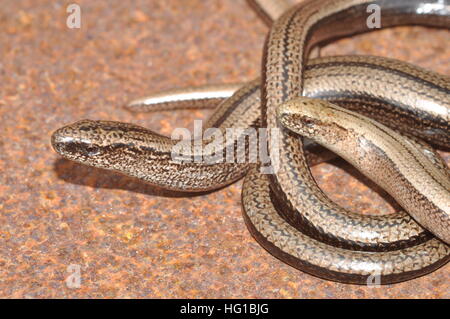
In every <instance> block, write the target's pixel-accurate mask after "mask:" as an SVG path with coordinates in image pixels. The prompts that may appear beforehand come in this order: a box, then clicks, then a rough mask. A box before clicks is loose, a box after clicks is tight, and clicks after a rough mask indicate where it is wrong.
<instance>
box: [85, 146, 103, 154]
mask: <svg viewBox="0 0 450 319" xmlns="http://www.w3.org/2000/svg"><path fill="white" fill-rule="evenodd" d="M84 151H85V153H86V155H88V156H95V155H98V154H99V153H100V149H99V148H98V147H96V146H87V147H86V148H85V149H84Z"/></svg>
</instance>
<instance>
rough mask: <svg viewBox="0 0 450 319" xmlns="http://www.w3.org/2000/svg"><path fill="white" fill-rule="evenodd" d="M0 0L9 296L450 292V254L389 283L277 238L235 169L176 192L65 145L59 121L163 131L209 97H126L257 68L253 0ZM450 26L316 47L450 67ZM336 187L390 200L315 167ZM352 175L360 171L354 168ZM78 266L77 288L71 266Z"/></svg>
mask: <svg viewBox="0 0 450 319" xmlns="http://www.w3.org/2000/svg"><path fill="white" fill-rule="evenodd" d="M68 3H69V2H67V1H50V0H46V1H44V0H41V1H35V0H3V1H2V2H1V5H0V83H1V85H0V129H1V137H0V171H1V175H0V297H3V298H8V297H19V298H23V297H25V298H42V297H44V298H49V297H76V298H87V297H126V298H129V297H145V298H160V297H165V298H173V297H199V298H204V297H210V298H217V297H258V298H259V297H269V298H290V297H293V298H335V297H337V298H341V297H351V298H363V297H369V298H378V297H383V298H397V297H402V298H405V297H406V298H407V297H413V298H417V297H426V298H448V297H450V293H449V291H450V289H449V269H450V268H448V266H447V267H444V268H441V269H440V270H438V271H436V272H434V273H433V274H430V275H428V276H426V277H422V278H419V279H416V280H413V281H409V282H405V283H401V284H396V285H392V286H387V287H382V288H372V289H369V288H367V287H361V286H354V285H345V284H339V283H334V282H330V281H325V280H321V279H318V278H315V277H312V276H310V275H307V274H304V273H302V272H300V271H298V270H296V269H294V268H291V267H289V266H287V265H285V264H284V263H282V262H280V261H279V260H277V259H276V258H274V257H272V256H271V255H270V254H268V253H267V252H266V251H265V250H264V249H263V248H261V247H260V246H259V245H258V243H257V242H256V241H255V240H254V239H253V238H252V237H251V236H250V234H249V232H248V231H247V229H246V227H245V225H244V222H243V219H242V217H241V207H240V192H241V182H238V183H236V184H234V185H231V186H230V187H227V188H225V189H223V190H221V191H219V192H215V193H212V194H208V195H203V196H196V197H181V196H180V195H173V194H170V193H164V192H160V191H158V190H156V189H154V188H152V187H150V186H147V185H144V184H142V183H140V182H138V181H136V180H133V179H130V178H126V177H123V176H120V175H117V174H113V173H110V172H106V171H102V170H97V169H93V168H88V167H84V166H81V165H77V164H74V163H71V162H68V161H65V160H62V159H61V158H59V157H58V156H57V154H55V153H54V152H53V150H52V149H51V146H50V144H49V140H50V134H51V133H52V131H53V130H55V129H56V128H58V127H60V126H61V125H63V124H67V123H70V122H73V121H76V120H79V119H83V118H89V119H111V120H119V121H127V122H133V123H138V124H141V125H144V126H147V127H150V128H153V129H155V130H157V131H159V132H161V133H163V134H170V133H171V130H172V129H173V128H175V127H188V128H192V125H191V123H192V120H193V119H204V118H206V117H207V116H208V112H207V111H188V112H187V111H186V112H174V113H168V112H166V113H157V114H140V115H134V114H130V113H128V112H127V111H125V110H123V109H122V108H121V106H122V105H123V104H124V103H125V102H127V101H128V100H130V99H133V98H137V97H141V96H144V95H146V94H147V93H150V92H155V91H158V90H161V89H167V88H172V87H180V86H188V85H198V84H205V83H220V82H234V81H243V80H250V79H253V78H255V77H256V76H258V74H259V70H260V60H261V50H262V45H263V40H264V36H265V34H266V32H267V28H266V27H265V25H264V24H263V23H262V22H261V21H260V20H259V19H258V18H257V17H256V16H255V14H254V13H253V12H252V11H251V10H250V9H249V8H248V7H247V5H246V3H245V2H244V1H243V0H214V1H213V0H208V1H204V0H170V1H167V0H164V1H163V0H138V1H123V0H109V1H99V0H98V1H90V0H78V1H77V3H79V4H80V5H81V8H82V28H81V30H70V29H68V28H67V27H66V25H65V21H66V17H67V13H66V11H65V9H66V6H67V4H68ZM449 43H450V33H449V32H448V31H445V30H431V29H426V28H421V27H401V28H395V29H390V30H384V31H379V32H375V33H372V34H368V35H364V36H358V37H355V38H352V39H346V40H341V41H339V42H338V43H336V44H333V45H331V46H329V47H327V48H325V49H324V50H322V55H335V54H356V53H359V54H378V55H383V56H390V57H396V58H399V59H402V60H405V61H409V62H413V63H416V64H419V65H421V66H423V67H426V68H430V69H433V70H436V71H439V72H442V73H446V74H450V63H449V57H450V50H449V47H448V44H449ZM314 174H315V176H316V177H317V179H318V181H319V182H320V184H321V185H322V186H323V187H324V189H325V190H326V191H327V193H328V194H330V195H331V196H332V197H333V198H334V199H335V200H337V201H338V202H339V203H341V204H343V205H345V206H347V207H350V208H352V209H359V210H363V211H365V212H367V213H380V212H384V211H392V210H393V208H392V207H391V206H390V205H389V204H388V203H387V202H386V201H384V200H383V198H384V197H385V195H384V194H383V193H382V192H374V191H371V190H370V189H369V188H367V186H365V185H369V186H370V188H374V186H373V185H372V184H370V183H369V182H368V181H367V180H365V179H364V178H362V177H361V176H360V175H358V174H357V173H355V172H354V171H353V170H351V169H349V167H348V165H346V164H343V163H342V162H335V163H334V164H333V165H329V164H327V165H321V166H320V167H316V168H314ZM355 177H356V178H355ZM70 264H78V265H80V266H81V268H82V283H81V288H80V289H69V288H67V287H66V283H65V279H66V277H67V276H68V272H67V267H68V266H69V265H70Z"/></svg>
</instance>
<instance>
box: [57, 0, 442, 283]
mask: <svg viewBox="0 0 450 319" xmlns="http://www.w3.org/2000/svg"><path fill="white" fill-rule="evenodd" d="M248 2H250V3H251V4H252V5H253V6H254V7H256V8H257V11H258V12H259V13H261V14H262V15H263V17H264V19H265V21H266V22H267V24H268V25H269V26H271V31H270V36H269V37H268V38H267V40H266V45H265V52H264V54H263V56H264V58H263V65H264V67H263V72H264V73H263V75H262V79H263V80H260V79H257V80H255V81H252V82H250V83H246V84H231V85H229V84H228V85H216V86H211V85H209V86H207V87H206V86H204V87H199V88H187V89H185V90H182V89H177V90H172V91H167V92H162V93H158V94H155V95H153V96H149V97H147V98H144V99H138V100H135V101H133V102H131V103H129V104H128V106H127V107H128V108H130V109H132V110H133V111H137V112H139V111H156V110H161V109H169V110H174V109H177V108H178V109H180V108H192V107H212V106H215V105H217V103H219V102H220V104H219V106H218V107H217V108H216V110H215V111H214V112H213V114H212V115H211V117H210V119H209V120H208V123H207V125H205V129H207V128H210V127H219V128H223V129H225V128H245V127H260V126H267V128H269V129H271V128H276V127H278V126H279V120H280V118H279V117H277V111H276V110H277V106H279V105H281V104H283V103H285V102H287V101H288V100H292V99H295V98H296V97H298V96H307V97H310V98H316V99H317V98H322V99H325V100H327V101H329V102H332V103H334V104H336V105H338V107H344V108H345V109H346V110H348V111H345V110H344V111H342V112H341V113H342V114H341V115H342V118H340V119H338V120H337V121H336V122H335V123H336V125H334V126H333V125H330V126H329V127H327V130H330V131H332V130H334V132H336V130H337V129H338V128H339V127H341V128H343V129H347V128H346V127H347V126H345V125H344V124H346V125H349V127H350V128H351V130H352V134H353V135H354V136H355V138H357V139H358V137H359V138H360V139H361V136H363V137H364V139H365V140H364V141H366V143H365V144H364V143H359V144H361V145H360V147H363V148H364V152H361V149H358V148H357V147H353V146H351V145H350V144H349V145H347V148H348V149H346V150H345V151H346V152H349V153H350V154H363V153H364V156H359V158H360V159H361V161H362V162H363V163H365V164H366V166H367V167H366V169H368V175H370V177H371V178H374V179H375V180H377V179H379V182H380V183H381V184H383V183H384V184H383V185H384V186H385V187H386V188H387V189H386V190H387V191H389V192H390V193H391V194H393V195H394V197H395V195H398V196H397V197H396V199H397V200H398V201H399V203H400V204H401V205H402V206H403V207H404V208H406V210H407V212H408V213H409V214H408V213H407V212H398V213H396V214H393V215H388V216H377V217H374V216H362V215H358V214H354V213H352V212H349V211H346V210H344V209H342V208H340V207H339V206H337V205H336V204H335V203H333V202H332V201H331V200H330V199H329V198H327V197H326V196H325V195H324V194H323V192H322V191H321V190H320V189H319V188H318V186H317V184H316V183H315V181H314V179H313V178H312V176H311V174H310V172H309V167H308V165H307V163H306V162H305V156H304V155H305V153H304V152H306V154H308V153H307V150H308V149H309V147H312V146H314V145H313V144H308V146H307V147H305V149H306V151H304V147H303V144H302V142H301V141H300V139H299V138H298V136H296V135H295V134H293V133H292V134H291V133H290V132H289V131H288V130H284V132H285V133H282V136H281V138H280V139H277V138H275V137H274V136H273V137H271V138H270V139H269V143H268V144H270V145H275V144H277V143H279V145H280V146H281V151H280V154H279V158H275V157H276V155H274V154H273V153H271V154H270V156H271V158H270V159H271V160H272V162H275V161H278V162H279V163H280V164H281V166H280V170H279V171H278V172H276V173H275V174H273V175H269V176H264V175H262V174H260V173H258V171H257V167H255V166H254V165H247V164H236V165H232V164H226V163H219V164H217V165H206V166H205V165H195V163H193V164H192V163H190V164H186V165H183V164H174V163H173V162H172V161H170V157H169V156H168V154H170V152H171V147H172V146H173V143H172V141H171V140H170V138H168V137H165V136H161V135H159V134H156V133H153V132H151V131H150V130H147V129H144V128H139V127H137V126H133V125H131V124H126V123H119V122H106V121H104V122H101V123H100V122H99V123H94V122H93V121H85V122H83V121H81V122H80V123H79V125H78V126H76V125H74V128H75V129H74V131H73V132H72V133H73V134H76V135H78V136H86V134H87V133H89V130H90V129H86V130H85V131H84V132H82V129H81V127H82V126H83V125H85V126H86V127H87V128H89V127H90V126H91V125H95V127H96V129H99V130H101V131H103V132H105V134H111V135H112V136H113V135H114V134H113V133H114V131H120V130H123V131H124V132H125V131H127V132H132V133H133V134H134V135H136V140H138V141H139V143H140V145H141V146H142V147H139V149H137V148H136V152H128V153H127V156H120V154H116V152H115V150H114V149H113V148H111V150H110V153H108V150H106V151H105V152H106V154H104V155H105V156H102V159H101V160H98V161H97V162H96V150H95V148H93V149H91V155H92V156H91V157H90V158H89V162H88V160H87V159H84V158H81V159H76V160H77V161H80V162H83V161H86V163H85V164H88V165H91V166H97V167H102V168H107V169H113V170H115V171H118V172H121V173H124V174H127V175H131V176H134V177H137V178H140V179H142V180H144V181H146V182H149V183H152V184H155V185H157V186H160V187H163V188H167V189H171V190H180V191H191V192H199V191H209V190H213V189H219V188H222V187H223V186H225V185H228V184H230V183H232V182H234V181H236V180H238V179H240V178H242V177H244V176H246V179H245V181H244V186H243V193H242V202H243V208H244V214H243V215H244V219H245V222H246V224H247V226H248V228H249V230H250V232H251V233H252V234H253V235H254V237H255V238H256V239H257V241H258V242H259V243H260V244H261V245H262V246H263V247H264V248H266V249H267V250H268V251H269V252H270V253H272V254H273V255H275V256H276V257H278V258H279V259H281V260H283V261H284V262H286V263H288V264H290V265H292V266H294V267H296V268H298V269H300V270H303V271H306V272H308V273H310V274H313V275H315V276H319V277H321V278H325V279H329V280H336V281H340V282H346V283H356V284H365V283H367V280H368V278H369V277H371V276H374V275H377V276H378V275H379V276H381V283H382V284H388V283H393V282H399V281H404V280H409V279H412V278H415V277H417V276H421V275H424V274H426V273H428V272H430V271H433V270H435V269H437V268H439V267H440V266H442V265H444V264H445V263H447V262H448V261H449V256H450V248H449V246H448V245H447V244H446V243H445V242H443V241H441V240H438V239H436V238H434V237H433V236H432V235H431V234H430V232H429V231H427V230H425V229H424V228H422V226H420V225H419V224H418V223H417V222H416V220H415V219H417V221H419V222H420V224H421V225H423V226H425V227H426V228H427V229H429V230H430V231H431V232H433V233H434V234H436V235H437V236H439V237H440V238H442V239H443V240H445V241H446V242H447V243H448V242H449V241H448V234H449V233H450V224H449V223H450V222H449V218H448V216H449V214H450V213H449V209H450V208H449V207H448V200H449V199H448V198H450V196H448V192H449V189H450V187H448V189H445V188H446V185H449V181H448V179H449V173H448V167H447V166H446V164H445V163H444V162H443V161H442V159H441V158H440V157H439V155H437V154H436V153H435V151H434V150H433V149H432V148H431V147H429V146H428V145H427V144H426V143H424V142H422V141H421V140H420V139H417V137H419V138H424V139H426V140H427V141H428V142H431V143H435V144H437V145H440V146H444V147H447V148H449V147H450V135H449V134H448V132H449V131H450V123H449V119H448V111H449V109H450V83H449V82H450V81H449V80H448V77H445V76H442V75H440V74H437V73H434V72H430V71H427V70H423V69H421V68H419V67H416V66H413V65H410V64H407V63H404V62H400V61H396V60H392V59H386V58H380V57H367V56H365V57H363V56H345V57H325V58H320V59H313V60H310V61H307V62H305V61H304V59H303V57H304V56H307V55H308V51H307V50H309V48H311V47H314V46H315V45H320V44H321V43H322V42H323V43H325V42H328V41H331V40H333V39H335V38H340V37H343V36H349V35H352V34H355V33H362V32H368V31H371V30H370V29H368V27H367V25H366V17H367V11H366V9H367V6H368V5H369V4H374V5H378V6H379V7H380V8H381V9H382V19H383V20H382V22H383V27H391V26H395V25H404V24H422V25H425V26H433V27H444V28H450V12H449V10H448V9H447V8H446V7H444V8H441V9H440V10H438V11H436V10H423V8H429V7H427V6H426V5H427V4H430V5H431V4H433V1H431V0H429V1H428V2H427V0H425V2H424V0H391V1H384V0H378V1H377V0H375V1H372V0H371V1H369V0H323V1H315V0H306V1H303V2H302V3H300V4H298V5H296V6H295V7H292V8H290V7H289V5H288V3H287V2H286V1H284V0H249V1H248ZM276 19H277V22H276V23H275V24H274V25H273V26H272V21H274V20H276ZM342 21H344V22H345V24H342V23H343V22H342ZM343 26H345V28H343ZM379 79H382V81H380V80H379ZM280 88H281V90H280ZM411 101H420V103H417V104H416V105H411ZM355 110H356V111H358V112H361V113H362V114H364V115H366V116H370V117H372V118H373V119H374V120H376V121H378V122H381V123H383V124H384V125H386V126H387V127H390V128H391V129H394V130H398V131H401V132H402V133H405V134H408V135H413V136H415V137H410V138H411V140H410V141H409V140H408V141H407V140H405V139H404V138H403V137H400V136H399V135H398V134H397V133H394V132H393V133H391V131H388V130H387V129H385V128H384V126H380V125H381V124H380V125H378V124H377V122H374V121H372V120H370V119H367V120H361V121H360V122H358V123H359V126H355V125H354V124H352V123H355V121H354V119H353V120H349V121H348V122H346V121H347V120H348V119H350V118H351V117H356V115H352V114H353V113H351V112H352V111H355ZM278 115H279V114H278ZM291 115H292V114H291ZM294 117H295V116H293V118H294ZM308 121H310V123H309V126H316V125H317V126H321V125H322V126H323V123H321V119H320V118H314V117H311V118H310V119H308ZM305 122H307V121H305ZM344 122H345V123H344ZM83 123H84V124H83ZM286 123H287V124H294V123H293V122H291V123H290V120H288V121H286ZM76 127H78V129H77V128H76ZM306 127H308V123H306ZM119 128H120V129H119ZM57 132H59V133H57ZM430 132H432V133H433V134H430ZM83 134H85V135H83ZM337 135H338V133H336V136H337ZM118 136H119V135H118ZM127 136H128V135H127V134H122V135H120V140H121V141H122V142H121V143H122V146H124V145H125V146H126V145H127V143H128V142H129V141H127ZM113 138H114V136H113ZM148 140H151V141H152V143H154V144H152V145H147V144H146V143H147V141H148ZM82 142H83V143H85V144H86V145H84V146H83V147H84V149H86V151H87V153H89V147H90V145H91V144H93V141H91V140H89V139H85V140H83V141H82ZM73 143H74V139H73V136H70V135H66V136H64V134H63V131H59V130H58V131H56V132H55V133H54V134H53V135H52V145H53V147H54V148H55V150H56V151H57V152H58V153H60V154H61V155H63V156H66V157H69V158H70V156H69V155H70V154H69V153H70V152H71V150H70V149H68V148H67V145H70V144H73ZM356 144H358V143H355V145H356ZM363 144H364V145H363ZM117 145H118V144H117ZM117 145H116V146H117ZM374 145H375V146H380V149H382V150H383V152H378V154H376V153H377V152H376V151H374V149H375V147H374ZM153 146H154V147H153ZM69 148H70V146H69ZM72 151H73V150H72ZM108 155H110V156H108ZM247 155H248V154H247ZM377 156H378V157H377ZM350 157H351V156H350ZM365 157H367V158H370V161H369V160H367V159H366V161H365V162H364V158H365ZM405 163H406V164H405ZM411 172H412V173H411ZM386 176H391V177H392V176H394V177H395V179H394V180H389V181H388V182H386ZM430 177H431V178H430ZM433 179H434V181H433ZM422 186H424V187H422ZM430 190H433V191H430ZM434 190H437V191H434ZM269 193H272V197H273V198H274V200H272V199H271V196H270V194H269ZM402 194H403V195H405V194H406V195H405V196H403V197H402V196H401V195H402ZM408 196H409V197H408ZM445 205H447V208H445ZM420 212H422V213H423V212H426V214H421V213H420ZM410 214H411V215H413V216H414V218H415V219H414V218H413V217H411V216H410ZM368 234H369V235H368Z"/></svg>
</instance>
